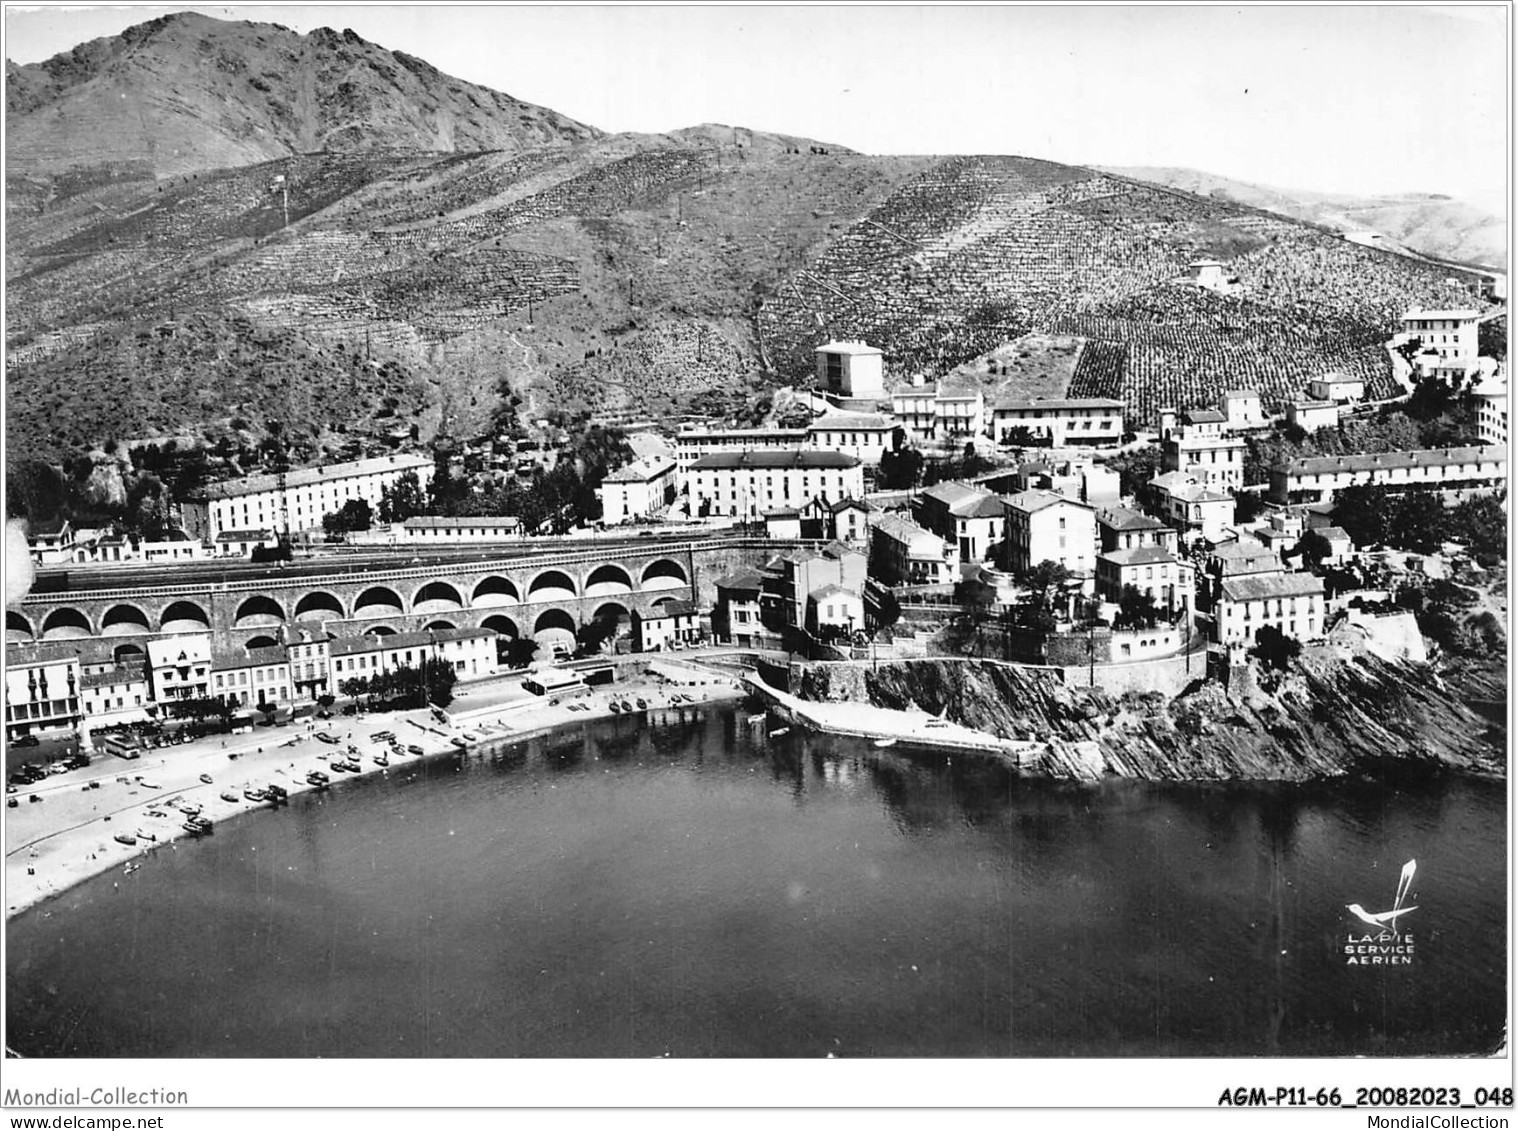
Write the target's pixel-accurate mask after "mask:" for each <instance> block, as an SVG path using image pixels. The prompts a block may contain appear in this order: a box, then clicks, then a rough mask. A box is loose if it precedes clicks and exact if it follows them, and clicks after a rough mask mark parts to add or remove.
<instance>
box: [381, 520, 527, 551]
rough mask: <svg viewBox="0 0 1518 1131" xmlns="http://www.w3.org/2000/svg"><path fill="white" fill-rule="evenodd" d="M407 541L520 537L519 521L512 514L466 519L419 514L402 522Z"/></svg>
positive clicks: (485, 540)
mask: <svg viewBox="0 0 1518 1131" xmlns="http://www.w3.org/2000/svg"><path fill="white" fill-rule="evenodd" d="M401 529H402V530H403V531H405V535H406V541H408V542H440V543H445V544H450V545H459V544H461V543H465V542H505V541H509V540H511V539H513V538H520V537H521V536H522V520H521V519H519V518H517V517H516V516H515V515H509V514H497V515H475V516H473V517H469V518H446V517H444V516H442V515H435V514H419V515H416V516H415V517H414V518H408V519H407V520H406V521H405V522H403V523H402V524H401Z"/></svg>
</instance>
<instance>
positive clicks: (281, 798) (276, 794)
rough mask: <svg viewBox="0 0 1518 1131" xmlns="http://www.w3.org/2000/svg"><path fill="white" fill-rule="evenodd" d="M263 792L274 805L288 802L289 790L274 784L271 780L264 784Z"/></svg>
mask: <svg viewBox="0 0 1518 1131" xmlns="http://www.w3.org/2000/svg"><path fill="white" fill-rule="evenodd" d="M264 792H265V793H267V794H268V795H269V800H270V801H272V802H274V804H275V805H279V804H281V803H288V802H289V800H290V791H289V790H288V789H286V788H285V787H284V786H282V785H275V784H274V783H273V782H270V783H269V784H268V785H266V786H264Z"/></svg>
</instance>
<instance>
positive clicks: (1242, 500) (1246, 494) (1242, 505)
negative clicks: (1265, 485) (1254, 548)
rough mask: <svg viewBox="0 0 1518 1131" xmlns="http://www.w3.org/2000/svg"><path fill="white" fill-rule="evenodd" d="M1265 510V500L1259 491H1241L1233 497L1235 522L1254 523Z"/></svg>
mask: <svg viewBox="0 0 1518 1131" xmlns="http://www.w3.org/2000/svg"><path fill="white" fill-rule="evenodd" d="M1264 509H1265V500H1264V498H1263V497H1261V495H1260V493H1259V492H1258V491H1240V492H1238V493H1237V494H1236V495H1234V497H1233V520H1234V522H1237V523H1240V524H1242V523H1246V522H1253V521H1254V520H1255V519H1257V518H1259V517H1260V512H1261V511H1263V510H1264Z"/></svg>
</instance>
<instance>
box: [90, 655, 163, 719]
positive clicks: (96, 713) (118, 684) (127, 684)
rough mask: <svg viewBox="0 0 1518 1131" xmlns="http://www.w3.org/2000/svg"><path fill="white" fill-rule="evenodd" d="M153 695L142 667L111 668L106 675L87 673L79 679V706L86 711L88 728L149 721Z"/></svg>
mask: <svg viewBox="0 0 1518 1131" xmlns="http://www.w3.org/2000/svg"><path fill="white" fill-rule="evenodd" d="M152 702H153V692H152V689H151V688H150V687H149V686H148V677H147V673H146V671H144V670H143V669H141V668H112V669H111V670H110V671H105V672H85V673H84V674H82V675H81V676H80V677H79V704H80V706H81V707H83V708H84V710H83V712H82V713H83V716H84V717H83V719H82V723H83V724H84V725H87V726H91V727H97V726H111V725H114V724H117V723H137V722H143V721H144V720H146V719H147V718H148V711H147V709H148V707H149V706H150V705H151V704H152Z"/></svg>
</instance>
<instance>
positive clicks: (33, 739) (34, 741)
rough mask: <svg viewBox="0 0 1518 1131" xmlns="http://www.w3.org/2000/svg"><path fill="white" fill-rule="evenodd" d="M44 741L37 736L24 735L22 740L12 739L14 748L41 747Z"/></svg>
mask: <svg viewBox="0 0 1518 1131" xmlns="http://www.w3.org/2000/svg"><path fill="white" fill-rule="evenodd" d="M41 744H42V740H41V739H40V738H38V737H37V736H36V735H35V734H23V735H22V736H21V737H20V738H16V739H12V740H11V745H12V746H40V745H41Z"/></svg>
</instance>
